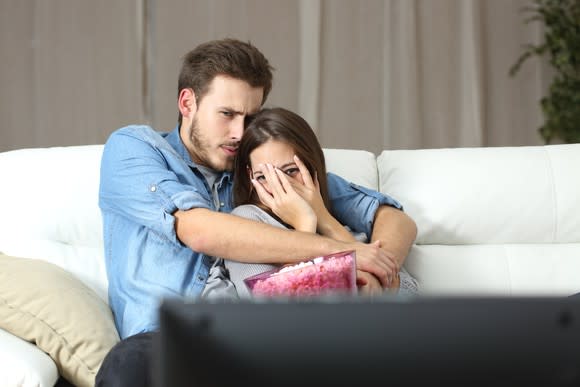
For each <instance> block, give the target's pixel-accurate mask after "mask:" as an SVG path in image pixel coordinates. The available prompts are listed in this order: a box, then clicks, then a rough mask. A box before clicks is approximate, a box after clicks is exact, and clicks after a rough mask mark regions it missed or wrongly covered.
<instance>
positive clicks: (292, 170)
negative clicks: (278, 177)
mask: <svg viewBox="0 0 580 387" xmlns="http://www.w3.org/2000/svg"><path fill="white" fill-rule="evenodd" d="M298 172H300V170H299V169H298V168H289V169H287V170H285V171H284V173H285V174H287V175H288V176H291V177H294V176H296V174H297V173H298Z"/></svg>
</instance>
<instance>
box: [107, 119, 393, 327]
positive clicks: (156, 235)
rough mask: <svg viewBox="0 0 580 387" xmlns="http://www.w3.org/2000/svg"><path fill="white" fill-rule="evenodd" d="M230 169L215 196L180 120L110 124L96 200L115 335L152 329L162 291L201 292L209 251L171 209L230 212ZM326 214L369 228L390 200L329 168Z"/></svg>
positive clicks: (171, 293) (178, 293) (174, 293)
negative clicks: (182, 234) (159, 124)
mask: <svg viewBox="0 0 580 387" xmlns="http://www.w3.org/2000/svg"><path fill="white" fill-rule="evenodd" d="M232 180H233V177H232V175H231V173H229V172H224V173H222V175H221V176H220V177H218V179H217V180H216V183H217V191H218V195H219V198H220V200H219V203H218V204H217V208H216V204H214V200H213V198H212V193H211V187H209V186H208V185H207V182H206V180H205V178H204V177H203V175H202V173H201V172H200V171H199V170H198V167H197V165H196V164H195V163H194V162H193V161H191V158H190V156H189V153H188V152H187V149H186V148H185V146H184V145H183V143H182V142H181V138H180V137H179V127H176V128H175V129H174V130H173V131H171V132H157V131H155V130H153V129H152V128H151V127H149V126H139V125H132V126H127V127H124V128H121V129H119V130H117V131H115V132H114V133H113V134H112V135H111V136H110V137H109V139H108V140H107V143H106V144H105V147H104V151H103V156H102V160H101V177H100V187H99V206H100V208H101V212H102V216H103V231H104V245H105V260H106V267H107V276H108V280H109V303H110V305H111V308H112V309H113V313H114V316H115V323H116V325H117V329H118V330H119V334H120V336H121V337H122V338H125V337H128V336H131V335H134V334H137V333H141V332H146V331H152V330H156V329H157V328H158V316H157V312H158V311H157V309H158V306H159V302H160V301H161V300H162V298H163V297H168V296H185V297H197V296H198V295H200V294H201V292H202V290H203V287H204V285H205V282H206V279H207V277H208V274H209V269H210V267H211V264H212V261H213V259H212V257H209V256H206V255H205V254H202V253H198V252H195V251H193V250H191V249H190V248H189V247H187V246H185V245H184V244H183V243H181V242H180V241H179V239H177V235H176V233H175V225H174V223H175V218H174V216H173V213H174V212H175V211H177V210H189V209H192V208H208V209H211V210H214V211H221V212H228V213H229V212H231V210H232V200H231V198H232V183H233V181H232ZM328 187H329V194H330V197H331V202H332V206H333V214H334V215H335V216H336V218H337V220H339V221H340V222H341V223H343V224H345V225H347V226H349V227H350V228H351V229H353V230H355V231H361V232H365V233H366V234H367V235H370V233H371V230H372V222H373V219H374V214H375V212H376V210H377V208H378V206H379V205H381V204H387V205H391V206H394V207H397V208H401V205H400V204H399V203H398V202H397V201H395V200H394V199H392V198H390V197H388V196H385V195H382V194H380V193H378V192H376V191H373V190H369V189H366V188H364V187H361V186H357V185H354V184H350V183H348V182H347V181H345V180H344V179H342V178H340V177H339V176H336V175H333V174H328Z"/></svg>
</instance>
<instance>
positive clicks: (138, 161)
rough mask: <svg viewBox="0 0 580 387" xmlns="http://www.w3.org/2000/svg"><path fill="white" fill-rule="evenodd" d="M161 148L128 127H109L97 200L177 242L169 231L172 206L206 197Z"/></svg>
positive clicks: (202, 203)
mask: <svg viewBox="0 0 580 387" xmlns="http://www.w3.org/2000/svg"><path fill="white" fill-rule="evenodd" d="M164 152H173V150H172V149H171V148H170V147H167V149H164V148H159V147H154V146H153V145H152V144H151V143H149V142H148V141H147V139H146V138H145V139H143V138H139V137H137V136H134V135H132V133H131V131H129V130H127V131H123V130H120V131H118V132H116V133H113V134H112V135H111V136H110V137H109V140H108V141H107V144H106V146H105V148H104V151H103V156H102V160H101V181H100V187H99V206H100V207H101V209H103V210H104V211H111V212H114V213H116V214H118V215H120V216H123V217H125V218H127V219H129V220H131V221H132V222H135V223H137V224H141V225H143V226H145V227H147V228H148V229H151V230H154V231H155V232H157V233H159V234H162V235H164V236H165V237H166V238H167V239H169V240H171V241H173V242H175V243H180V242H178V239H177V236H176V234H175V219H174V217H173V213H174V212H175V211H176V210H188V209H191V208H199V207H203V208H209V203H210V201H208V198H206V197H205V196H206V194H205V193H204V192H200V190H199V189H198V187H196V186H195V185H194V184H193V183H192V182H188V181H187V180H188V179H187V177H186V176H187V175H191V171H190V170H189V167H188V166H187V164H186V163H185V162H181V164H183V165H169V164H170V163H180V161H179V160H176V158H172V157H166V156H167V155H166V154H164Z"/></svg>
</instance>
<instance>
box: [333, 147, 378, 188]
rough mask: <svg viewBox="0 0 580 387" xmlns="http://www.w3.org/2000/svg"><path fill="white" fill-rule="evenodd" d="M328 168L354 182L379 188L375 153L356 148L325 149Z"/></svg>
mask: <svg viewBox="0 0 580 387" xmlns="http://www.w3.org/2000/svg"><path fill="white" fill-rule="evenodd" d="M324 158H325V161H326V169H327V171H328V172H332V173H334V174H336V175H338V176H340V177H342V178H344V179H346V180H348V181H350V182H352V183H355V184H358V185H362V186H363V187H367V188H371V189H374V190H378V189H379V178H378V173H377V161H376V157H375V155H374V154H373V153H371V152H367V151H363V150H356V149H330V148H325V149H324Z"/></svg>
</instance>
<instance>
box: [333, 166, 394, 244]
mask: <svg viewBox="0 0 580 387" xmlns="http://www.w3.org/2000/svg"><path fill="white" fill-rule="evenodd" d="M327 176H328V191H329V195H330V202H331V206H332V214H333V216H334V217H335V218H336V219H337V220H338V221H339V222H340V223H342V224H343V225H346V226H348V227H349V228H351V229H352V230H353V231H356V232H364V233H365V234H366V235H367V237H368V238H370V236H371V234H372V230H373V222H374V218H375V213H376V212H377V209H378V208H379V206H381V205H388V206H391V207H394V208H397V209H399V210H403V206H402V205H401V204H400V203H399V202H398V201H397V200H395V199H394V198H392V197H390V196H388V195H385V194H383V193H380V192H378V191H375V190H372V189H369V188H366V187H363V186H360V185H357V184H354V183H350V182H348V181H346V180H345V179H343V178H342V177H340V176H338V175H335V174H333V173H328V174H327Z"/></svg>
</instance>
